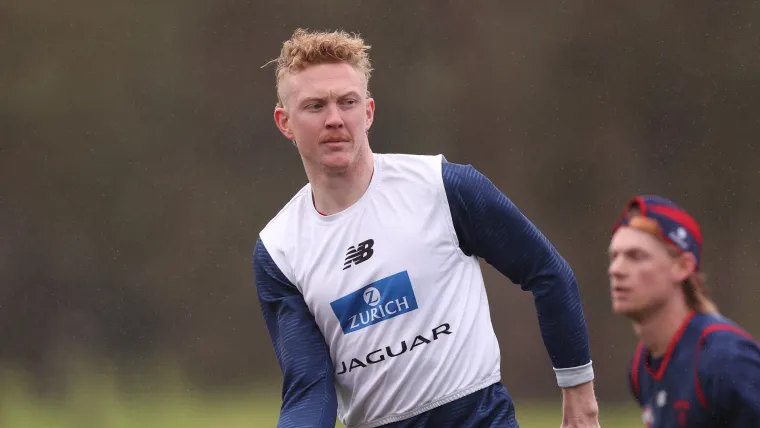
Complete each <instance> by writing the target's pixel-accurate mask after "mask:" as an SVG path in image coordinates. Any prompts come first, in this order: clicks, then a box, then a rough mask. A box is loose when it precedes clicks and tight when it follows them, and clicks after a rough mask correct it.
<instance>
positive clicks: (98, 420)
mask: <svg viewBox="0 0 760 428" xmlns="http://www.w3.org/2000/svg"><path fill="white" fill-rule="evenodd" d="M1 379H2V380H3V384H2V386H0V427H3V428H211V427H214V428H216V427H224V428H259V427H274V426H275V425H276V422H277V415H278V409H279V405H280V400H279V394H278V391H277V388H276V387H272V386H269V385H268V386H266V387H257V388H252V390H247V391H240V392H238V393H234V394H226V395H222V394H216V395H203V394H200V393H197V392H194V391H193V390H192V389H191V388H187V387H181V386H179V384H178V383H176V382H175V383H173V384H172V386H167V385H168V384H167V383H165V382H156V384H157V385H161V386H160V387H152V388H149V391H143V392H140V393H137V394H125V393H123V392H119V391H118V390H117V388H115V386H114V383H113V382H112V381H111V380H110V379H108V378H103V377H97V376H95V377H89V378H88V379H87V380H86V381H81V382H77V384H76V385H74V386H73V387H71V388H70V390H69V391H68V392H67V393H66V394H65V395H64V396H63V398H60V399H58V400H56V401H53V400H49V399H47V400H43V399H41V398H38V397H35V396H33V394H31V393H30V392H29V391H28V389H27V388H26V387H25V384H24V383H23V382H21V381H19V380H18V379H13V378H9V377H7V376H5V377H2V378H1ZM146 389H148V388H146ZM516 405H517V416H518V421H519V422H520V425H521V426H522V427H527V428H544V427H553V428H557V427H559V424H560V405H559V402H557V403H552V404H538V403H523V402H520V401H519V399H517V400H516ZM601 406H602V426H604V427H615V428H628V427H631V428H633V427H637V428H640V427H641V426H642V423H641V422H640V419H639V412H638V410H637V409H636V408H635V407H633V406H632V405H606V404H605V403H604V402H601ZM342 426H343V425H342V424H339V423H338V424H336V427H342Z"/></svg>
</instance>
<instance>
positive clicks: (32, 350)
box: [0, 0, 760, 399]
mask: <svg viewBox="0 0 760 428" xmlns="http://www.w3.org/2000/svg"><path fill="white" fill-rule="evenodd" d="M759 22H760V3H758V2H755V1H748V0H745V1H737V2H722V1H708V0H698V1H690V2H686V1H676V2H664V3H663V2H660V1H654V0H642V1H640V2H635V3H624V2H612V3H604V4H599V3H593V2H560V3H557V2H466V3H465V2H451V1H449V2H442V1H434V0H427V1H417V2H402V1H398V0H393V1H384V2H361V3H359V2H349V1H323V2H299V3H296V2H285V1H266V2H265V1H252V2H250V1H249V2H242V1H233V0H221V1H217V2H202V1H198V0H190V1H186V2H180V1H169V2H111V3H103V2H96V1H93V0H79V1H77V2H74V3H69V2H54V1H41V0H31V1H29V0H6V1H5V2H4V3H3V5H0V48H1V49H2V52H3V61H2V65H0V94H1V95H0V130H1V131H2V133H1V134H0V135H1V140H0V365H2V364H6V365H8V366H9V367H21V368H23V369H24V370H26V371H28V372H29V373H32V374H34V375H35V378H36V379H38V380H39V385H40V387H41V389H42V390H45V389H50V388H52V387H53V386H54V385H56V382H57V379H60V378H61V377H62V376H65V372H66V367H67V364H68V363H69V362H70V361H72V360H77V359H80V358H84V360H86V361H92V362H93V363H92V366H91V368H92V369H94V370H102V371H104V372H105V371H108V372H114V373H117V374H118V373H121V374H124V375H125V376H126V375H131V374H133V373H138V372H139V373H142V372H146V373H147V372H150V371H151V370H153V371H156V370H158V371H160V370H162V367H163V366H162V365H161V364H162V363H160V362H159V361H171V362H172V363H173V364H178V367H180V368H181V370H182V371H183V372H185V373H187V374H188V375H189V376H190V377H191V379H192V380H193V381H195V382H197V383H198V384H199V385H202V386H203V387H208V388H212V387H226V386H230V385H241V384H248V383H250V382H252V381H261V382H278V381H279V377H278V375H279V372H278V371H277V365H276V361H275V358H274V353H273V351H272V349H271V345H270V342H269V338H268V335H267V332H266V328H265V326H264V323H263V320H262V318H261V315H260V312H259V307H258V302H257V299H256V292H255V287H254V281H253V275H252V271H251V254H252V251H253V246H254V243H255V240H256V237H257V233H258V232H259V231H260V230H261V228H262V227H263V226H264V225H265V224H266V222H267V221H268V220H269V219H270V218H271V217H272V216H273V215H274V214H276V212H277V211H278V210H279V209H280V208H281V207H282V205H283V204H284V203H285V202H287V200H288V199H289V198H290V197H291V196H292V194H293V193H294V192H295V191H297V190H298V189H299V188H300V187H301V186H302V185H303V184H304V183H305V175H304V174H303V171H302V165H301V163H300V159H299V158H298V155H297V153H296V151H295V149H294V148H293V147H292V146H290V145H289V144H288V142H287V141H285V140H284V139H283V138H282V137H281V136H280V135H279V133H278V132H277V130H276V128H275V126H274V123H273V120H272V108H273V106H274V102H275V100H276V98H275V91H274V73H273V68H272V67H271V66H270V67H264V68H262V65H264V64H265V63H266V62H267V61H268V60H270V59H272V58H274V57H276V56H277V55H278V53H279V49H280V44H281V42H282V41H283V40H285V39H287V38H288V37H289V36H290V34H291V33H292V31H293V30H294V29H295V28H297V27H307V28H318V29H333V28H343V29H346V30H348V31H352V32H359V33H361V34H362V35H363V36H364V37H365V38H366V40H367V42H368V43H369V44H371V45H372V50H371V55H372V60H373V65H374V68H375V72H374V75H373V78H372V81H371V88H370V89H371V90H372V92H373V96H374V97H375V99H376V101H377V109H378V110H377V117H376V121H375V124H374V126H373V129H372V131H371V138H370V143H371V145H372V146H373V148H374V150H375V151H378V152H409V153H444V154H445V155H446V156H447V158H448V159H449V160H450V161H453V162H458V163H470V164H473V165H474V166H476V167H477V168H479V169H480V170H481V171H483V172H484V173H485V174H486V175H488V176H489V177H490V178H491V179H492V180H493V181H494V182H495V183H496V184H497V185H498V186H499V187H500V188H501V189H502V190H503V191H504V192H505V193H506V194H507V195H508V196H509V197H510V198H512V199H513V200H514V201H515V203H516V204H517V205H518V206H519V207H520V208H521V209H522V210H523V212H524V213H525V214H526V215H528V217H529V218H531V220H533V221H534V223H536V224H537V225H538V226H539V227H540V228H541V229H542V230H543V231H544V233H545V234H546V235H547V236H548V237H549V238H550V239H551V240H552V242H553V243H554V244H555V246H556V247H557V248H558V249H559V250H560V251H561V252H562V254H563V255H564V256H565V257H566V258H567V259H568V261H569V262H570V263H571V265H572V266H573V267H574V270H575V273H576V275H577V276H578V279H579V283H580V287H581V292H582V295H583V299H584V304H585V311H586V316H587V321H588V323H589V330H590V333H591V339H592V351H593V354H594V355H593V358H594V361H595V362H596V366H597V378H598V385H599V386H598V388H599V391H600V395H601V396H602V397H604V398H605V399H607V398H608V397H609V399H612V398H615V397H617V398H620V397H625V396H626V395H627V392H626V385H625V378H624V376H625V369H626V366H627V364H628V361H629V358H630V355H631V352H632V347H633V345H634V337H633V335H632V332H631V329H630V326H629V324H628V323H627V322H626V321H625V320H621V319H618V318H617V317H614V316H613V315H612V314H611V313H610V310H609V299H608V291H607V277H606V267H607V266H606V253H605V252H606V248H607V244H608V240H609V233H610V230H611V226H612V223H613V221H614V220H615V218H616V216H617V215H618V214H619V210H620V209H622V205H623V204H624V202H625V200H626V199H627V198H628V197H630V196H631V195H633V194H636V193H642V192H647V193H649V192H651V193H660V194H663V195H666V196H668V197H671V198H673V199H674V200H676V201H678V202H679V203H681V204H682V205H683V206H684V207H686V208H687V209H688V210H690V211H691V212H692V213H693V214H694V215H695V217H696V218H697V220H698V221H700V222H701V224H702V227H703V231H704V234H705V242H706V248H705V255H704V257H705V270H706V271H707V273H708V274H709V279H710V281H709V283H710V287H711V290H712V293H713V296H714V297H715V298H716V300H717V302H718V304H719V306H720V308H721V309H722V310H723V311H724V312H725V313H726V314H727V315H728V316H730V317H732V318H733V319H735V320H737V321H738V322H740V323H743V324H744V325H745V327H746V328H747V329H748V330H749V331H750V332H752V333H754V334H755V335H760V327H758V322H760V315H757V314H756V313H754V312H753V310H754V308H755V307H756V306H757V304H758V298H759V297H760V290H758V286H757V285H756V283H755V281H756V279H757V278H758V277H760V266H759V265H758V261H757V260H758V255H760V232H759V231H758V229H757V226H758V221H757V218H758V216H760V203H759V202H758V200H759V198H758V192H757V189H758V185H759V184H760V166H758V165H760V162H759V161H760V150H758V138H757V135H758V130H759V128H760V58H758V54H757V52H759V51H760V50H759V48H760V32H758V29H757V26H758V23H759ZM485 272H486V276H487V277H486V280H487V283H488V289H489V293H490V294H489V295H490V300H491V305H492V308H493V309H492V312H493V317H494V323H495V326H496V329H497V333H498V335H499V339H500V342H501V346H502V350H503V365H504V370H503V372H504V380H505V382H506V383H507V385H508V387H510V390H511V391H512V392H513V393H515V394H518V395H520V396H537V397H543V396H548V397H552V396H553V394H556V386H555V384H554V378H553V373H552V371H551V366H550V361H549V359H548V356H547V355H546V352H545V351H544V349H543V344H542V343H541V338H540V335H539V333H538V329H537V326H536V318H535V311H534V309H533V306H532V297H531V296H530V294H528V293H523V292H521V291H520V290H519V288H517V287H516V286H513V285H511V284H509V282H508V280H506V279H504V278H502V277H500V276H499V275H497V274H495V271H494V270H493V269H491V268H490V267H488V266H485Z"/></svg>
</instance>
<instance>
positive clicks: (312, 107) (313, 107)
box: [306, 103, 322, 110]
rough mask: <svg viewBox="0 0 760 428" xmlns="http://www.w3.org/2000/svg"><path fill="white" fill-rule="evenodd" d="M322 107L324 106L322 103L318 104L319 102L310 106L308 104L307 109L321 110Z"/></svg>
mask: <svg viewBox="0 0 760 428" xmlns="http://www.w3.org/2000/svg"><path fill="white" fill-rule="evenodd" d="M321 108H322V104H318V103H315V104H309V105H308V106H306V109H307V110H319V109H321Z"/></svg>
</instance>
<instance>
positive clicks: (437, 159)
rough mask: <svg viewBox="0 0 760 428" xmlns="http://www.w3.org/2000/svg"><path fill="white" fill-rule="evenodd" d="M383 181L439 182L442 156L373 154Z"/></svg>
mask: <svg viewBox="0 0 760 428" xmlns="http://www.w3.org/2000/svg"><path fill="white" fill-rule="evenodd" d="M375 156H376V164H377V167H378V168H380V170H381V172H382V176H383V181H407V182H421V183H437V182H439V181H440V180H441V165H442V164H443V162H445V161H446V158H445V157H444V156H443V155H442V154H437V155H422V154H405V153H375Z"/></svg>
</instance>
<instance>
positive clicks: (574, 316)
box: [443, 162, 594, 388]
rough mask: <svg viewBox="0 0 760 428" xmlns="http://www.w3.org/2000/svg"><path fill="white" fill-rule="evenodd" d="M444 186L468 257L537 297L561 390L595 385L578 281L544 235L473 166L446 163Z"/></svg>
mask: <svg viewBox="0 0 760 428" xmlns="http://www.w3.org/2000/svg"><path fill="white" fill-rule="evenodd" d="M443 182H444V187H445V189H446V196H447V199H448V202H449V207H450V209H451V215H452V218H453V221H454V228H455V230H456V234H457V237H458V239H459V245H460V247H461V248H462V251H463V252H464V253H465V254H467V255H472V254H474V255H476V256H478V257H481V258H483V259H484V260H486V261H487V262H488V263H489V264H491V265H492V266H494V267H495V268H496V269H497V270H498V271H499V272H501V273H502V274H503V275H504V276H506V277H508V278H509V279H510V280H511V281H512V282H513V283H515V284H519V285H520V286H521V288H522V289H523V290H529V291H531V292H532V293H533V296H534V301H535V305H536V310H537V312H538V323H539V327H540V329H541V335H542V337H543V340H544V345H545V346H546V349H547V351H548V353H549V357H550V358H551V361H552V365H553V366H554V370H555V374H556V376H557V383H558V384H559V386H560V387H563V388H567V387H574V386H577V385H581V384H584V383H588V382H590V381H592V380H593V379H594V371H593V367H592V365H591V355H590V348H589V342H588V332H587V330H586V322H585V319H584V315H583V309H582V306H581V299H580V295H579V292H578V287H577V284H576V280H575V276H574V275H573V272H572V270H571V269H570V266H569V265H568V263H567V262H566V261H565V260H564V259H563V258H562V257H561V256H560V255H559V253H558V252H557V251H556V250H555V249H554V248H553V247H552V245H551V244H550V243H549V241H548V240H547V239H546V237H544V235H543V234H542V233H541V232H540V231H539V230H538V229H537V228H536V227H535V226H534V225H533V224H532V223H531V222H530V221H529V220H528V219H527V218H526V217H525V216H524V215H523V214H522V213H521V212H520V211H519V210H518V209H517V207H516V206H515V205H514V204H513V203H512V202H511V201H510V200H509V199H508V198H507V197H506V196H505V195H504V194H503V193H502V192H501V191H499V189H498V188H496V186H494V184H493V183H492V182H491V181H490V180H488V179H487V178H486V177H485V176H484V175H482V174H481V173H480V172H478V171H477V170H476V169H475V168H473V167H472V166H469V165H468V166H465V165H458V164H453V163H447V162H444V164H443Z"/></svg>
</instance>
